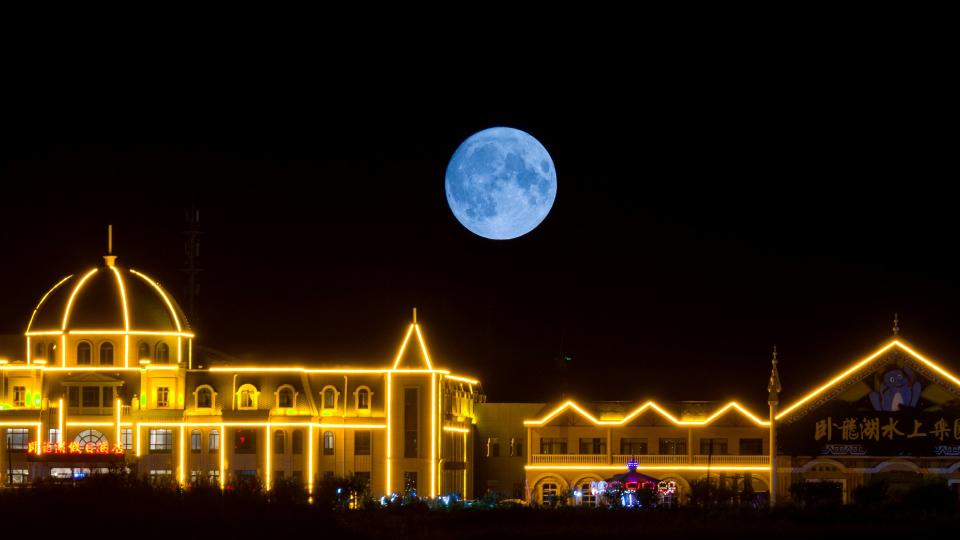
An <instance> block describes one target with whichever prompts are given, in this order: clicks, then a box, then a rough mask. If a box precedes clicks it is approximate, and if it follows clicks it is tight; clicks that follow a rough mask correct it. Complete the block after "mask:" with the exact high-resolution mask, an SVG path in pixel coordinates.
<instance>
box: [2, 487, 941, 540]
mask: <svg viewBox="0 0 960 540" xmlns="http://www.w3.org/2000/svg"><path fill="white" fill-rule="evenodd" d="M339 482H340V483H337V482H332V483H327V484H321V485H320V486H318V489H317V493H316V497H315V498H314V500H313V501H308V500H307V498H306V495H305V493H303V491H302V489H301V488H299V487H298V486H296V485H293V484H285V483H282V482H281V483H279V484H278V485H277V486H276V489H274V491H273V492H271V493H269V494H265V493H263V491H262V490H261V489H259V487H258V486H256V485H252V484H243V485H230V486H228V489H227V490H226V491H225V492H221V491H220V490H219V489H218V488H216V487H204V486H195V487H192V488H190V489H186V490H183V489H178V488H176V487H175V486H155V485H150V484H148V483H146V482H143V481H141V480H138V479H135V478H131V477H125V476H102V477H91V478H89V479H86V480H84V481H82V482H78V483H76V484H72V485H64V484H54V483H38V484H34V485H31V486H27V487H22V488H12V489H4V490H0V517H2V519H3V524H4V529H3V530H4V533H5V535H6V537H7V538H12V537H19V535H21V534H22V535H30V536H33V537H39V538H52V537H58V538H59V537H64V536H71V537H74V536H78V535H79V536H80V537H87V536H102V535H103V534H109V535H110V536H113V537H121V538H126V537H130V538H136V539H138V540H140V539H143V538H165V539H170V538H211V539H219V538H241V537H251V536H250V535H254V534H257V535H259V534H264V535H269V536H266V537H267V538H283V537H286V535H290V534H296V535H311V536H316V537H323V538H335V539H350V538H377V539H393V538H396V539H406V538H423V539H433V538H448V539H474V538H476V539H480V538H483V539H491V538H532V539H534V538H535V539H538V538H581V539H582V538H616V537H632V538H667V539H673V538H711V539H715V538H740V539H742V538H806V539H809V538H850V539H855V538H871V539H875V538H901V539H902V538H906V537H907V535H910V536H913V535H916V534H929V533H938V534H940V535H943V534H951V533H956V532H960V513H958V511H957V507H956V500H955V498H950V497H949V495H948V494H949V490H947V491H946V492H944V491H943V490H938V489H937V488H935V487H931V486H926V487H925V488H924V489H926V490H928V491H929V493H927V494H926V495H927V496H929V497H931V498H930V499H928V500H927V501H921V500H919V499H916V497H917V496H920V495H923V493H915V494H914V499H913V501H912V502H906V501H907V500H906V499H902V498H901V499H897V498H896V497H892V498H891V497H886V498H883V499H878V498H877V495H878V492H881V491H883V490H884V488H883V486H876V489H875V492H872V493H869V494H868V493H861V498H860V500H859V501H858V503H857V504H855V505H850V506H838V505H836V504H834V502H835V501H834V500H833V499H831V498H830V496H829V493H819V494H818V493H803V494H799V493H798V494H797V495H798V497H799V496H804V497H806V500H804V501H803V502H802V503H801V504H799V505H796V506H794V505H790V506H784V507H778V508H776V509H774V510H772V511H771V510H769V509H755V508H751V507H745V506H733V507H731V506H726V505H720V506H717V505H711V504H709V501H707V502H706V503H703V504H699V505H694V504H688V505H685V506H682V507H679V508H670V509H667V508H662V509H651V510H636V509H633V510H630V509H602V508H601V509H596V508H578V507H559V508H525V507H514V508H502V507H498V506H497V505H476V506H471V507H466V506H463V505H460V504H451V505H449V506H439V505H438V506H437V507H431V506H430V505H428V504H427V503H425V502H422V501H417V500H414V499H408V500H406V501H399V500H398V501H395V502H394V503H393V504H387V505H386V506H381V504H380V503H378V502H376V501H372V500H367V501H361V502H360V503H359V506H360V508H359V509H354V510H349V509H347V508H346V506H348V505H350V500H348V498H346V497H345V496H344V493H347V492H348V490H349V489H350V488H351V486H350V485H349V483H346V484H345V483H343V482H344V481H339ZM338 490H339V491H338ZM353 500H354V502H356V501H357V500H358V499H356V498H355V499H353ZM84 531H87V532H84ZM240 535H242V536H240Z"/></svg>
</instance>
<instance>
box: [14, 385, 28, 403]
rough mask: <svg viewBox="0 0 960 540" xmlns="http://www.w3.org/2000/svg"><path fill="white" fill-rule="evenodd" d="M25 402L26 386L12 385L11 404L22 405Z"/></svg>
mask: <svg viewBox="0 0 960 540" xmlns="http://www.w3.org/2000/svg"><path fill="white" fill-rule="evenodd" d="M26 404H27V387H26V386H14V387H13V406H14V407H23V406H24V405H26Z"/></svg>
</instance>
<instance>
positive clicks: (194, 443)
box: [190, 429, 203, 474]
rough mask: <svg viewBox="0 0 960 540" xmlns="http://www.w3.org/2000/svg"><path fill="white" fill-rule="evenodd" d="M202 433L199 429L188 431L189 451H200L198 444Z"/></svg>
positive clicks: (200, 441) (198, 472)
mask: <svg viewBox="0 0 960 540" xmlns="http://www.w3.org/2000/svg"><path fill="white" fill-rule="evenodd" d="M202 441H203V434H202V433H200V430H199V429H195V430H193V431H191V432H190V451H191V452H193V453H194V454H199V453H200V446H201V445H202ZM197 474H200V471H197Z"/></svg>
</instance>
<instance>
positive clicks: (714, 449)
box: [700, 439, 727, 456]
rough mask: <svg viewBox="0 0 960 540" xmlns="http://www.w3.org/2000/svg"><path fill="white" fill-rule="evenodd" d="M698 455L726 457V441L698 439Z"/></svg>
mask: <svg viewBox="0 0 960 540" xmlns="http://www.w3.org/2000/svg"><path fill="white" fill-rule="evenodd" d="M700 454H701V455H704V456H725V455H727V440H726V439H700Z"/></svg>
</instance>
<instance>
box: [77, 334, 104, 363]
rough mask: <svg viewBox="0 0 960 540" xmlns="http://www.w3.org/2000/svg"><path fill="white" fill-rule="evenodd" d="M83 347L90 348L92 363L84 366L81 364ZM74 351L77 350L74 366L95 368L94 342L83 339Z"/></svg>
mask: <svg viewBox="0 0 960 540" xmlns="http://www.w3.org/2000/svg"><path fill="white" fill-rule="evenodd" d="M81 345H86V346H88V347H90V361H89V362H87V363H84V364H81V363H80V346H81ZM74 350H75V352H74V357H73V363H74V365H77V366H93V365H94V363H93V342H92V341H90V340H89V339H81V340H80V341H78V342H77V346H76V347H74ZM96 365H99V364H96Z"/></svg>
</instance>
